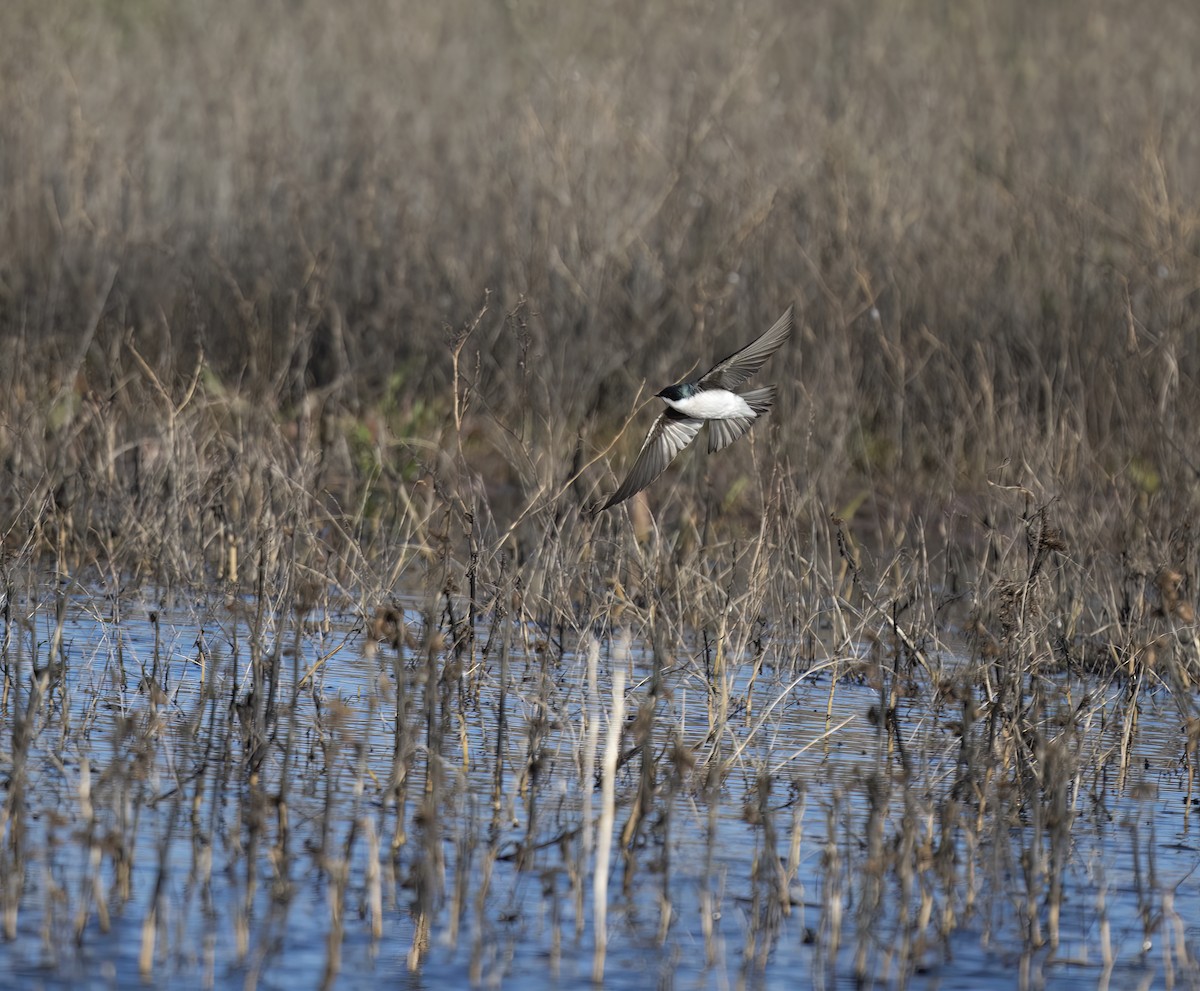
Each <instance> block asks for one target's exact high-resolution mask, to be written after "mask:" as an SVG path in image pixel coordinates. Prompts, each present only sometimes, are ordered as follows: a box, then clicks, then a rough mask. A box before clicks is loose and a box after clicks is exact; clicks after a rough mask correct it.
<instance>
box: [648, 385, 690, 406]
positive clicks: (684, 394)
mask: <svg viewBox="0 0 1200 991" xmlns="http://www.w3.org/2000/svg"><path fill="white" fill-rule="evenodd" d="M695 392H696V387H695V385H692V384H691V383H689V382H684V383H683V384H682V385H668V386H667V387H666V388H665V389H663V390H662V391H660V392H658V393H657V396H658V398H659V399H667V400H670V401H671V402H676V403H677V402H679V401H680V400H681V399H687V398H688V396H691V395H693V394H694V393H695Z"/></svg>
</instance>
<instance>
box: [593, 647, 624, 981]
mask: <svg viewBox="0 0 1200 991" xmlns="http://www.w3.org/2000/svg"><path fill="white" fill-rule="evenodd" d="M624 721H625V669H624V668H623V667H621V666H620V665H614V667H613V672H612V707H611V709H610V710H609V713H608V732H607V734H606V737H605V744H604V754H603V758H602V762H601V769H600V819H599V821H598V822H597V824H596V864H595V868H594V870H593V873H592V930H593V933H594V937H593V938H594V940H595V950H594V951H593V954H592V982H593V983H594V984H601V983H602V982H603V981H604V958H605V954H606V953H607V950H608V870H609V859H610V857H611V854H612V843H613V823H614V821H615V818H616V788H617V759H618V757H619V756H620V751H621V733H622V730H623V729H624Z"/></svg>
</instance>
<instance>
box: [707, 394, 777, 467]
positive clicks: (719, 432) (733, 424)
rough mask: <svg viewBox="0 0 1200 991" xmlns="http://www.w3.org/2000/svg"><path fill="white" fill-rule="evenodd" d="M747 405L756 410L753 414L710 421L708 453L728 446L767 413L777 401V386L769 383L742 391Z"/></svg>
mask: <svg viewBox="0 0 1200 991" xmlns="http://www.w3.org/2000/svg"><path fill="white" fill-rule="evenodd" d="M742 398H743V399H744V400H746V405H747V406H749V407H750V409H751V410H752V411H753V412H754V415H753V416H731V417H729V418H728V419H721V420H716V419H713V420H709V421H708V453H709V454H712V453H713V452H714V451H719V450H721V448H723V447H728V446H729V445H730V444H732V443H733V442H734V441H735V440H737V439H738V438H739V437H741V436H742V434H744V433H745V432H746V431H747V430H749V429H750V428H751V427H752V426H754V421H755V420H757V419H758V418H759V417H760V416H762V415H763V414H764V413H766V412H767V411H768V410H769V409H770V408H771V404H772V403H773V402H775V386H773V385H768V386H767V387H766V388H763V389H753V390H751V391H750V392H744V393H742Z"/></svg>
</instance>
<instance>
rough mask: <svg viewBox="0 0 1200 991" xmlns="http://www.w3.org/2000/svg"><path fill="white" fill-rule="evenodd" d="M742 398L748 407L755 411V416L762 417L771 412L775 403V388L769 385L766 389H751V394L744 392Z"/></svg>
mask: <svg viewBox="0 0 1200 991" xmlns="http://www.w3.org/2000/svg"><path fill="white" fill-rule="evenodd" d="M742 398H743V399H744V400H746V405H747V406H749V407H750V408H751V409H752V410H754V415H755V416H762V415H763V414H764V413H766V412H767V411H769V410H770V408H771V406H772V404H773V403H774V402H775V386H773V385H768V386H767V387H766V388H764V389H751V390H750V391H749V392H743V393H742Z"/></svg>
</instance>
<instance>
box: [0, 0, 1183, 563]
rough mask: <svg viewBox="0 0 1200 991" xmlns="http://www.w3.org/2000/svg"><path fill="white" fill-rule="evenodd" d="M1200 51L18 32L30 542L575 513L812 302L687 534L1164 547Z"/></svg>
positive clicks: (21, 26) (308, 6)
mask: <svg viewBox="0 0 1200 991" xmlns="http://www.w3.org/2000/svg"><path fill="white" fill-rule="evenodd" d="M1197 51H1200V8H1195V7H1193V6H1191V5H1188V4H1171V5H1158V6H1156V7H1155V9H1154V10H1153V12H1152V13H1151V12H1148V11H1147V10H1146V8H1145V7H1144V6H1143V5H1140V4H1136V3H1133V2H1130V0H1098V2H1089V0H1065V2H1062V3H1055V4H1044V3H1040V2H1034V0H1018V2H1015V3H1008V4H991V3H984V2H974V0H968V2H953V3H951V2H935V0H900V2H892V0H830V2H825V3H815V2H804V3H798V4H793V3H785V2H782V0H748V2H744V3H737V4H728V3H708V2H676V0H651V2H648V3H642V2H639V3H632V2H623V0H616V2H608V3H595V4H582V3H567V4H561V3H539V2H523V0H510V2H507V3H503V2H495V3H491V4H481V3H478V2H463V0H449V2H444V3H438V4H422V3H411V2H404V0H346V2H340V3H337V4H332V3H324V2H316V0H268V2H264V3H258V4H253V5H249V4H238V3H233V2H230V0H196V2H194V3H190V4H178V3H174V2H170V0H107V2H101V3H91V2H87V3H85V2H79V0H38V2H33V0H9V2H8V3H6V4H5V5H4V9H3V12H2V13H0V225H2V231H3V236H2V237H0V342H2V347H3V354H4V356H5V360H3V361H2V362H0V473H2V474H3V475H4V476H5V477H4V479H3V484H2V486H0V487H2V489H3V491H4V493H5V495H3V496H0V507H2V516H0V526H2V527H3V528H4V529H5V531H6V532H8V533H10V534H11V533H12V532H14V527H16V528H18V529H19V527H20V521H21V520H22V519H24V518H26V517H27V516H28V514H29V513H30V512H31V510H32V511H34V512H36V511H37V509H38V507H40V506H43V505H46V504H49V502H53V503H54V504H55V505H57V506H59V507H60V508H62V507H66V508H69V507H71V506H72V505H82V504H83V503H81V502H79V500H80V498H81V496H80V493H83V494H84V496H86V504H87V510H86V513H85V514H84V515H85V517H86V518H85V519H83V520H77V524H78V525H81V526H82V527H84V529H91V530H92V531H93V532H96V533H103V532H104V531H105V528H106V527H107V528H108V530H109V531H113V530H114V529H115V524H113V523H111V522H109V523H105V522H104V520H105V518H106V514H109V515H111V513H112V512H113V510H112V509H111V507H112V505H114V504H115V502H117V501H121V502H122V503H123V504H125V505H128V506H129V507H132V511H133V512H134V513H135V514H136V513H137V512H146V511H155V512H156V511H157V510H154V508H153V507H155V506H156V505H157V504H158V503H160V502H161V500H162V498H163V494H164V492H167V493H174V495H173V496H172V497H173V498H177V499H181V500H184V501H186V502H188V503H189V504H192V503H196V504H204V505H206V506H207V507H208V508H213V507H216V506H219V507H220V512H221V513H223V514H226V515H231V516H235V517H236V516H237V515H238V514H239V513H250V512H252V509H248V508H244V507H245V506H248V505H251V504H257V503H261V502H262V500H263V499H264V498H267V497H266V496H264V495H263V494H262V493H261V492H259V493H258V495H257V496H255V495H254V492H255V491H257V489H256V485H255V483H254V482H253V479H251V478H250V477H249V475H248V474H247V472H249V471H250V469H248V468H247V465H250V464H253V463H255V461H256V459H258V460H260V461H261V460H265V461H271V460H272V459H275V463H277V464H279V465H284V466H287V465H291V466H292V467H293V469H297V470H298V469H303V468H305V466H306V465H307V466H308V469H309V470H310V471H311V478H310V481H311V482H312V491H314V492H317V493H318V494H320V495H321V497H323V498H329V499H331V500H333V501H334V502H337V503H339V504H341V505H346V506H350V505H359V506H360V507H361V512H362V514H365V515H366V516H367V517H372V516H376V517H381V516H382V515H386V512H387V508H386V507H387V506H388V504H389V503H388V498H389V497H388V496H387V493H389V492H399V493H400V495H401V497H402V498H403V500H405V501H407V500H408V499H409V498H410V495H411V494H412V493H414V492H417V491H418V490H419V487H420V486H421V485H422V484H426V483H429V484H432V485H433V486H434V488H437V487H438V486H439V485H449V484H451V482H453V485H455V486H458V487H460V488H461V487H462V486H464V485H466V486H467V487H469V488H471V490H472V491H474V492H476V493H477V494H479V497H480V498H481V499H482V500H483V502H484V503H485V504H486V505H487V506H488V507H489V511H490V512H492V513H493V514H494V516H495V519H496V520H497V521H498V522H499V523H500V525H501V526H503V525H505V524H506V522H507V521H508V520H510V519H512V518H514V517H515V516H516V515H517V514H519V513H520V512H521V511H522V509H523V508H524V507H527V506H529V505H530V504H531V503H532V502H533V501H535V500H538V499H545V498H546V497H547V496H548V497H550V498H551V499H552V500H553V499H555V498H557V500H558V501H559V503H560V504H561V505H560V506H559V508H560V510H561V508H562V505H565V504H567V503H568V502H574V501H580V500H587V499H591V498H597V497H600V496H601V495H603V494H604V493H606V492H607V491H608V490H609V488H610V487H611V486H612V485H613V484H615V477H614V475H619V474H620V473H621V472H622V471H623V470H624V468H625V466H626V465H627V463H628V459H629V458H630V457H632V456H633V454H634V453H635V452H636V449H637V446H638V445H639V444H640V442H641V438H642V436H643V432H644V429H645V427H646V426H647V425H648V423H649V420H650V417H651V415H652V413H651V411H649V410H647V411H645V412H644V413H643V414H642V416H641V417H640V418H638V419H637V420H635V422H634V423H633V424H632V426H631V428H630V429H629V431H628V432H627V433H626V435H624V436H623V437H622V438H621V439H620V440H619V441H618V442H617V444H616V445H615V446H614V447H613V448H612V449H611V451H609V453H608V456H607V457H601V458H599V460H598V461H597V462H596V464H595V465H593V466H592V467H590V468H587V469H586V470H584V471H583V473H582V476H581V477H580V478H579V479H578V480H577V481H576V482H575V483H574V484H573V485H570V486H568V485H567V483H568V480H569V479H570V478H571V477H572V475H573V474H574V473H575V472H576V471H578V470H579V469H580V468H581V467H582V466H584V465H586V464H587V463H588V462H589V461H590V460H591V459H593V458H596V456H597V455H599V454H601V452H603V451H604V449H605V448H606V447H607V446H608V445H609V443H610V442H611V441H612V439H613V438H614V436H615V435H616V433H617V431H618V430H619V428H620V426H621V424H622V422H623V420H624V418H625V417H626V416H627V415H628V414H629V413H630V411H631V407H632V404H633V402H634V400H635V397H636V396H637V395H638V393H639V388H641V387H642V385H643V383H645V384H646V385H647V386H648V387H649V388H650V391H654V390H656V389H657V388H659V387H660V386H661V385H663V384H665V383H667V382H670V381H675V380H677V379H678V378H679V377H680V376H681V375H682V374H683V373H684V372H685V371H686V370H687V369H688V368H689V366H691V365H692V364H693V363H696V364H700V365H701V366H703V367H707V364H708V363H710V362H711V361H712V360H714V359H716V358H717V357H720V356H721V355H723V354H726V353H728V352H729V351H731V350H733V349H734V348H736V347H738V346H740V345H741V344H743V343H745V342H746V341H748V340H750V339H751V338H752V337H754V336H755V335H756V334H758V333H760V332H761V331H762V330H763V329H764V328H765V327H766V326H767V325H768V324H769V323H770V322H771V321H772V320H773V319H774V318H775V317H776V316H778V315H779V313H780V312H782V310H783V309H784V308H785V307H786V306H787V305H788V304H789V303H791V302H793V301H795V302H796V303H797V307H798V309H797V313H798V318H799V319H798V328H799V329H798V333H797V334H796V335H795V338H794V342H793V346H791V347H790V348H789V349H785V351H784V352H782V353H780V354H779V355H777V356H776V358H775V359H773V361H772V363H771V365H770V366H769V367H768V368H767V369H765V370H764V374H763V375H762V376H760V378H761V380H762V381H763V382H770V381H774V382H778V383H781V384H782V385H783V386H784V388H783V389H782V393H781V401H780V404H779V406H778V408H777V409H776V411H775V412H774V413H773V414H772V418H771V421H770V425H769V426H768V425H766V424H764V425H763V426H760V427H759V429H758V430H756V431H755V432H754V435H753V437H754V444H753V445H749V444H748V445H739V446H738V448H733V449H730V451H728V452H725V453H723V454H722V455H721V457H720V458H713V459H711V460H709V459H706V458H705V457H704V456H703V455H702V454H700V455H688V456H685V458H684V459H681V460H682V461H683V467H682V469H681V472H682V478H683V480H684V483H685V484H679V485H674V484H672V482H671V478H673V477H676V476H668V477H667V478H665V479H664V480H662V481H660V482H659V483H658V485H657V486H656V487H654V488H653V489H652V490H651V492H650V493H649V494H648V496H647V498H648V500H649V502H650V504H651V505H652V506H655V507H664V508H666V509H668V510H670V509H671V508H672V507H676V504H678V506H677V507H676V508H679V507H682V508H683V509H685V510H686V508H687V506H688V504H689V503H691V502H693V501H696V500H700V499H703V498H705V493H707V494H708V495H709V497H711V499H712V500H713V501H714V504H716V505H720V506H725V507H726V508H727V509H738V510H745V511H753V510H754V509H755V508H756V506H757V505H758V504H759V502H761V500H759V502H756V498H757V497H756V496H754V494H753V493H754V489H753V487H750V488H747V486H746V481H747V479H748V478H753V477H755V474H754V472H755V465H756V464H757V465H758V466H759V471H761V472H762V473H764V474H765V472H766V471H767V470H768V467H769V466H779V467H780V468H781V469H782V471H784V472H785V473H786V475H787V477H788V478H789V479H791V480H792V481H793V483H794V484H795V485H796V486H797V488H798V489H799V491H800V492H801V493H802V494H803V495H804V497H805V500H806V504H807V505H809V506H810V507H811V512H812V514H813V515H814V516H821V515H825V514H828V513H829V512H849V514H851V515H853V514H855V513H859V514H862V516H863V518H864V519H869V520H871V521H872V524H871V525H872V526H876V525H877V526H878V527H879V528H880V530H879V532H880V535H881V536H882V537H885V538H886V536H887V533H888V532H889V530H890V529H902V528H903V527H904V526H905V525H907V523H906V521H908V520H910V519H912V518H913V515H914V513H918V514H924V513H927V512H929V513H933V514H935V515H936V514H938V513H940V514H941V517H942V518H943V519H945V520H953V519H954V518H956V514H957V513H959V512H960V511H961V513H962V514H963V518H964V519H969V518H970V515H971V512H972V510H971V506H972V505H977V503H973V502H972V500H978V498H979V497H980V496H981V494H985V493H986V492H987V491H988V485H989V483H993V482H994V483H1000V484H1003V485H1020V486H1024V487H1026V488H1028V489H1029V490H1030V491H1031V492H1032V493H1033V494H1034V496H1035V497H1036V498H1037V499H1038V500H1041V501H1045V500H1050V499H1054V498H1058V499H1063V500H1066V501H1067V502H1068V503H1069V505H1070V506H1071V508H1072V514H1073V518H1074V519H1075V520H1076V521H1078V522H1079V527H1080V528H1081V529H1088V530H1089V531H1090V532H1093V533H1094V534H1095V535H1096V536H1097V537H1100V538H1103V537H1105V535H1107V536H1109V537H1112V538H1113V539H1117V537H1118V536H1119V534H1118V533H1117V530H1120V532H1121V533H1125V532H1132V528H1134V527H1135V526H1138V527H1142V526H1145V525H1146V524H1147V523H1148V522H1149V523H1151V524H1153V525H1154V526H1155V527H1157V530H1156V532H1161V533H1163V534H1164V535H1166V534H1167V533H1168V532H1169V531H1170V530H1171V528H1172V527H1177V526H1178V525H1180V524H1179V521H1180V520H1183V521H1185V522H1186V521H1187V520H1190V519H1191V517H1192V515H1193V514H1194V509H1195V503H1196V499H1195V488H1196V471H1197V466H1198V465H1200V440H1198V438H1197V432H1196V430H1195V427H1194V425H1195V424H1196V423H1197V422H1198V420H1200V394H1198V390H1197V388H1196V379H1197V374H1198V372H1200V367H1198V365H1200V348H1198V347H1197V343H1196V317H1197V303H1198V299H1200V296H1198V290H1200V257H1198V253H1200V223H1198V220H1200V212H1198V210H1197V203H1198V202H1200V201H1198V198H1197V192H1198V187H1200V133H1198V131H1197V128H1196V126H1195V122H1196V110H1195V95H1196V93H1198V92H1200V60H1197V59H1196V52H1197ZM481 311H482V316H480V317H478V322H477V323H474V324H473V322H474V321H476V318H477V316H478V315H479V314H480V313H481ZM472 325H473V326H474V329H473V331H472V332H471V334H470V336H469V337H468V338H467V339H466V340H465V341H464V340H463V339H462V337H461V334H462V332H463V330H464V328H467V327H470V326H472ZM456 341H457V343H460V344H461V345H462V348H461V352H460V363H459V365H460V367H459V376H460V377H459V385H460V388H459V393H458V397H457V398H458V399H459V400H460V404H459V408H460V411H461V412H462V413H463V414H464V416H463V420H462V427H461V432H458V431H456V427H455V421H454V409H455V399H456V396H455V392H454V390H453V387H452V381H453V378H452V377H453V364H452V353H453V345H454V344H455V342H456ZM655 412H656V411H655ZM456 433H458V438H457V439H456V436H455V435H456ZM457 441H461V447H459V448H458V450H460V451H461V457H460V459H459V461H458V463H457V464H458V467H457V469H454V470H452V466H450V464H449V461H448V459H449V458H451V457H452V453H448V452H454V451H455V449H456V443H457ZM764 452H769V453H766V454H764ZM234 469H236V470H234ZM185 470H186V472H187V480H186V483H185V481H183V480H182V473H183V472H184V471H185ZM264 478H265V476H264ZM448 479H449V480H450V481H447V480H448ZM702 479H707V481H708V484H707V485H702V484H701V480H702ZM306 484H307V483H306ZM264 487H265V488H267V489H269V488H270V484H269V481H260V482H259V483H258V484H257V488H258V489H262V488H264ZM235 490H236V491H235ZM560 492H561V494H559V493H560ZM125 494H131V495H132V496H133V498H132V500H126V499H124V495H125ZM193 497H195V498H193ZM256 500H257V503H256ZM105 507H108V508H107V509H106V508H105ZM138 507H141V508H140V509H139V508H138ZM1133 517H1137V521H1136V522H1131V519H1132V518H1133ZM1158 524H1161V526H1158ZM1121 528H1124V529H1121ZM1164 539H1166V536H1164Z"/></svg>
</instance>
